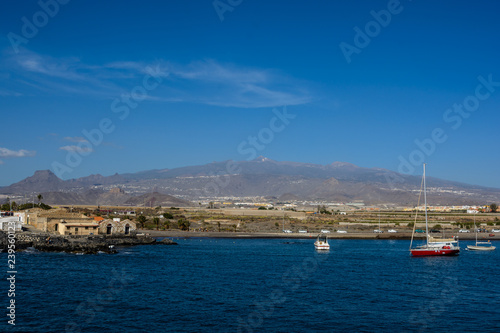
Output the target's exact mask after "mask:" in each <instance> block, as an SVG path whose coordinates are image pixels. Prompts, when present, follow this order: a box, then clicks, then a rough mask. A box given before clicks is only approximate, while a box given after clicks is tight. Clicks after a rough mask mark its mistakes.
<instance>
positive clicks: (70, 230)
mask: <svg viewBox="0 0 500 333" xmlns="http://www.w3.org/2000/svg"><path fill="white" fill-rule="evenodd" d="M54 229H55V232H58V233H59V234H61V235H97V234H98V233H99V224H98V223H97V222H94V221H93V220H90V221H80V222H78V221H73V222H67V221H65V220H62V221H61V222H59V223H57V224H56V225H55V227H54Z"/></svg>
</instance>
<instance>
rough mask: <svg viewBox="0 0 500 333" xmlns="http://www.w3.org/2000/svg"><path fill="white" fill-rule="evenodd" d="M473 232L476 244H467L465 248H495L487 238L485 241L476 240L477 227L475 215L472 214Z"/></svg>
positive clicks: (477, 249)
mask: <svg viewBox="0 0 500 333" xmlns="http://www.w3.org/2000/svg"><path fill="white" fill-rule="evenodd" d="M474 232H475V233H476V245H467V250H472V251H493V250H495V249H496V247H495V246H493V245H492V244H491V242H490V241H489V240H488V241H487V242H478V241H477V228H476V216H475V215H474Z"/></svg>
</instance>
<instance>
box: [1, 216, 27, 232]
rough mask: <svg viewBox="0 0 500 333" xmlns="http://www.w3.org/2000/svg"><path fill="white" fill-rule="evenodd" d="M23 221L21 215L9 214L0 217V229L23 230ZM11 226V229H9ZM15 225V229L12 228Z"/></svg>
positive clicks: (5, 230)
mask: <svg viewBox="0 0 500 333" xmlns="http://www.w3.org/2000/svg"><path fill="white" fill-rule="evenodd" d="M22 225H23V222H22V221H21V217H20V216H7V217H2V218H0V230H2V231H4V232H8V231H21V230H22ZM9 227H11V228H10V230H9ZM12 227H14V229H12Z"/></svg>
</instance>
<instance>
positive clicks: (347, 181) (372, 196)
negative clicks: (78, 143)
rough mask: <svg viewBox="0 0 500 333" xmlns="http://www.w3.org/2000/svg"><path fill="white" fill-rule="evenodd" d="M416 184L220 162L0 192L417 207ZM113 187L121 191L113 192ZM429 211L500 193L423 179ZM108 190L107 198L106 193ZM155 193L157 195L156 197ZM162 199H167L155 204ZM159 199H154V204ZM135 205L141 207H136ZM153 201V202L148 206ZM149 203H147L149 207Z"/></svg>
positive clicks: (80, 199)
mask: <svg viewBox="0 0 500 333" xmlns="http://www.w3.org/2000/svg"><path fill="white" fill-rule="evenodd" d="M420 186H421V177H418V176H410V175H404V174H400V173H396V172H394V171H390V170H386V169H381V168H363V167H358V166H356V165H354V164H351V163H346V162H334V163H331V164H328V165H318V164H310V163H298V162H280V161H274V160H270V159H268V158H265V157H258V158H257V159H255V160H251V161H232V160H229V161H223V162H213V163H209V164H205V165H198V166H187V167H180V168H175V169H160V170H148V171H141V172H136V173H126V174H115V175H112V176H102V175H99V174H97V175H90V176H87V177H82V178H77V179H70V180H62V179H59V178H58V177H57V176H56V175H55V174H54V173H52V172H51V171H50V170H41V171H36V172H35V174H34V175H33V176H31V177H28V178H26V179H24V180H22V181H20V182H17V183H14V184H12V185H10V186H6V187H3V188H0V193H2V194H8V195H33V193H37V194H38V193H42V194H43V196H44V202H46V203H49V204H50V203H57V204H96V202H99V203H101V204H113V205H118V204H132V203H133V202H134V203H137V204H140V203H144V204H145V205H146V202H148V197H140V196H149V200H150V199H151V196H153V197H155V200H156V199H157V200H156V201H157V202H160V201H161V202H162V203H164V204H165V205H167V204H171V205H174V206H175V205H177V206H179V205H183V204H185V205H187V204H189V202H192V201H197V200H204V199H216V198H222V197H226V198H228V197H232V198H245V197H258V196H261V197H268V198H272V199H275V200H281V201H299V200H302V201H305V200H307V201H324V202H352V201H364V202H365V203H366V204H397V205H404V206H414V205H416V203H417V199H418V191H419V189H420ZM116 187H118V188H119V189H120V190H116V189H115V190H113V188H116ZM427 187H428V201H429V203H430V204H432V205H452V204H453V205H465V204H487V203H492V202H500V189H496V188H488V187H482V186H475V185H470V184H464V183H459V182H453V181H447V180H442V179H438V178H432V177H428V178H427ZM110 191H111V192H110ZM155 193H156V194H155ZM165 195H168V197H162V196H165ZM160 197H161V198H160ZM141 200H142V201H141ZM155 200H153V201H155ZM150 201H151V200H150Z"/></svg>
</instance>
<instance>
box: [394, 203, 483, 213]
mask: <svg viewBox="0 0 500 333" xmlns="http://www.w3.org/2000/svg"><path fill="white" fill-rule="evenodd" d="M416 209H417V210H418V211H422V212H423V211H425V206H419V207H416ZM404 210H405V211H414V210H415V208H405V209H404ZM427 210H428V211H431V212H453V211H466V212H467V213H468V214H477V213H479V212H480V211H484V212H489V211H490V207H489V206H487V205H486V206H468V205H463V206H427Z"/></svg>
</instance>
